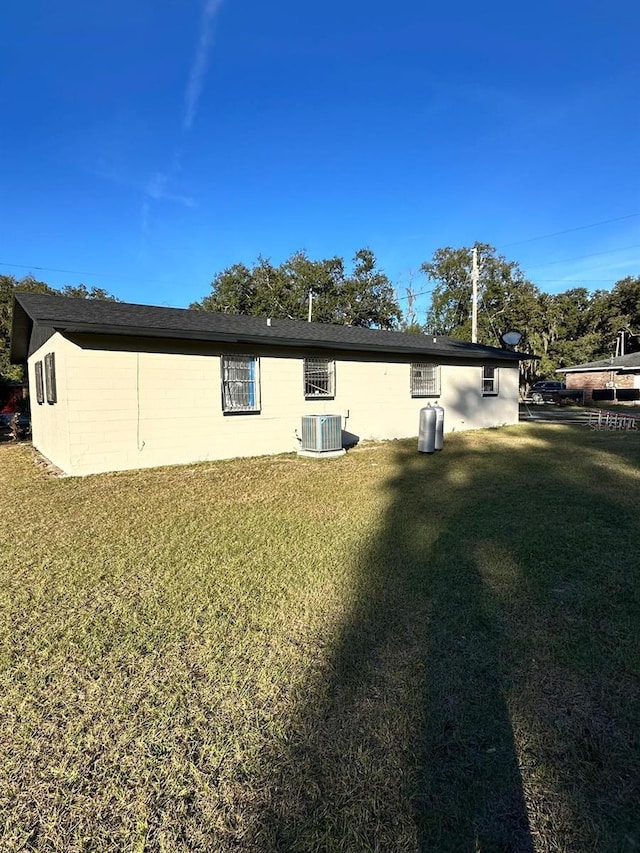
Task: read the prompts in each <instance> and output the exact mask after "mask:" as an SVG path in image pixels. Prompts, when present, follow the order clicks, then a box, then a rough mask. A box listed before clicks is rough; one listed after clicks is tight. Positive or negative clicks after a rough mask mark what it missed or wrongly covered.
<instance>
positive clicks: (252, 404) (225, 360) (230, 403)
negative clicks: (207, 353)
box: [221, 355, 260, 412]
mask: <svg viewBox="0 0 640 853" xmlns="http://www.w3.org/2000/svg"><path fill="white" fill-rule="evenodd" d="M221 368H222V410H223V411H224V412H259V411H260V382H259V373H258V358H257V356H255V355H223V356H222V359H221Z"/></svg>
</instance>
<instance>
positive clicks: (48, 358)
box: [44, 352, 58, 404]
mask: <svg viewBox="0 0 640 853" xmlns="http://www.w3.org/2000/svg"><path fill="white" fill-rule="evenodd" d="M44 378H45V386H46V389H47V403H51V404H53V403H55V402H56V400H57V399H58V396H57V390H56V357H55V355H54V353H52V352H50V353H47V355H45V357H44Z"/></svg>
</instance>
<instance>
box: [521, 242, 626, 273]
mask: <svg viewBox="0 0 640 853" xmlns="http://www.w3.org/2000/svg"><path fill="white" fill-rule="evenodd" d="M629 249H640V245H638V244H636V245H635V246H620V247H619V248H618V249H608V250H607V251H606V252H591V253H590V254H589V255H578V256H577V257H575V258H561V259H560V260H559V261H547V262H546V263H544V264H536V265H534V266H533V267H530V268H529V269H534V270H537V269H540V267H550V266H552V265H553V264H568V263H569V262H570V261H581V260H583V258H595V257H597V256H598V255H613V254H614V253H615V252H626V251H628V250H629Z"/></svg>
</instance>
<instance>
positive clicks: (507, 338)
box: [502, 332, 522, 347]
mask: <svg viewBox="0 0 640 853" xmlns="http://www.w3.org/2000/svg"><path fill="white" fill-rule="evenodd" d="M521 337H522V332H505V334H504V335H503V336H502V340H503V341H504V342H505V344H507V345H508V346H510V347H514V346H515V345H516V344H517V343H518V342H519V341H520V338H521Z"/></svg>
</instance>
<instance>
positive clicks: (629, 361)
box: [557, 352, 640, 373]
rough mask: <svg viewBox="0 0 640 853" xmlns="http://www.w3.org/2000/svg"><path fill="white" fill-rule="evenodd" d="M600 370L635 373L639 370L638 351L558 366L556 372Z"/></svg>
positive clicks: (639, 357)
mask: <svg viewBox="0 0 640 853" xmlns="http://www.w3.org/2000/svg"><path fill="white" fill-rule="evenodd" d="M601 370H615V371H616V372H617V373H635V372H637V371H638V370H640V352H630V353H628V354H627V355H619V356H617V357H616V358H614V357H613V356H611V358H602V359H600V361H587V362H586V363H585V364H576V365H574V366H573V367H560V368H558V370H557V372H558V373H596V372H598V371H601Z"/></svg>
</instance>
